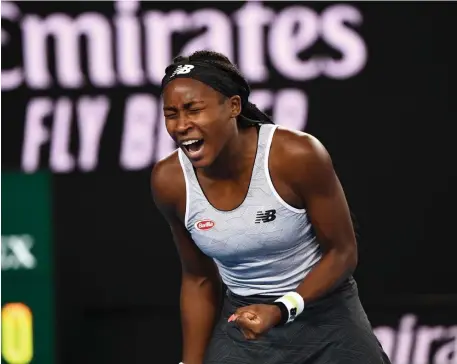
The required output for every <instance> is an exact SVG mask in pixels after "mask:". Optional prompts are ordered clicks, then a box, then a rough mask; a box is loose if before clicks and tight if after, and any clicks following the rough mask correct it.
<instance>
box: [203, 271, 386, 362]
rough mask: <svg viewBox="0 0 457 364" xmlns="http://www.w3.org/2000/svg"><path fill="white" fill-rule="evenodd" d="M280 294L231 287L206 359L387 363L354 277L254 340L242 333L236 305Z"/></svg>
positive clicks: (268, 300)
mask: <svg viewBox="0 0 457 364" xmlns="http://www.w3.org/2000/svg"><path fill="white" fill-rule="evenodd" d="M275 299H276V297H265V296H249V297H241V296H237V295H235V294H233V293H232V292H230V291H227V294H226V296H225V298H224V305H223V309H222V315H221V317H220V319H219V321H218V323H217V325H216V327H215V330H214V333H213V336H212V339H211V341H210V344H209V346H208V349H207V351H206V355H205V360H204V363H205V364H389V363H390V361H389V358H388V357H387V355H386V354H385V353H384V351H383V349H382V347H381V344H380V343H379V341H378V340H377V338H376V336H375V335H374V333H373V330H372V327H371V325H370V322H369V321H368V318H367V315H366V314H365V311H364V309H363V307H362V305H361V303H360V300H359V296H358V290H357V285H356V282H355V281H354V280H353V279H352V278H351V279H349V280H348V281H346V282H345V283H344V284H342V285H341V286H340V287H339V288H337V289H336V290H335V291H333V292H332V293H331V294H329V295H327V296H326V297H324V298H322V299H320V300H318V301H315V302H313V303H312V304H309V305H308V306H306V308H305V310H304V311H303V313H302V314H301V315H300V316H298V317H297V318H296V319H295V321H294V322H292V323H290V324H287V325H285V326H281V327H275V328H272V329H270V330H269V331H268V332H267V333H265V334H264V335H263V336H261V337H260V338H258V339H256V340H247V339H245V338H244V336H243V334H242V333H241V331H240V329H239V328H238V327H237V325H236V323H234V322H227V320H228V318H229V317H230V315H232V314H233V313H234V312H235V311H236V309H237V308H239V307H242V306H248V305H252V304H256V303H268V302H272V301H273V300H275Z"/></svg>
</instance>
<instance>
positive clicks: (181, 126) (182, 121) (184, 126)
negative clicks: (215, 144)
mask: <svg viewBox="0 0 457 364" xmlns="http://www.w3.org/2000/svg"><path fill="white" fill-rule="evenodd" d="M190 129H192V123H191V122H190V120H189V118H188V117H187V116H186V114H185V113H180V114H179V117H178V118H177V120H176V132H177V133H179V134H186V133H187V132H188V131H189V130H190Z"/></svg>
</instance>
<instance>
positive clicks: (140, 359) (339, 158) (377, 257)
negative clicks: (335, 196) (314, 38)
mask: <svg viewBox="0 0 457 364" xmlns="http://www.w3.org/2000/svg"><path fill="white" fill-rule="evenodd" d="M292 4H293V3H291V2H287V3H284V4H278V3H270V2H268V3H266V5H268V6H270V7H272V8H275V9H277V11H279V10H280V9H281V8H283V7H288V6H291V5H292ZM17 5H18V6H19V7H20V8H21V9H22V13H23V14H40V15H46V14H50V13H53V12H65V13H68V14H69V15H70V16H75V15H77V14H79V13H80V12H84V11H96V12H101V13H105V14H107V16H108V17H110V16H111V15H112V13H113V5H112V3H111V2H106V3H101V2H100V3H97V2H83V3H80V2H68V3H51V2H39V3H38V2H36V3H26V2H20V3H18V4H17ZM241 5H242V3H237V2H232V3H218V4H217V8H218V9H221V10H223V11H224V12H227V13H228V14H230V13H232V12H233V11H234V10H236V9H238V8H240V6H241ZM299 5H300V6H305V5H306V6H309V7H311V8H313V9H315V10H316V11H317V12H320V11H322V10H323V9H325V8H327V7H329V6H330V5H331V3H310V4H305V3H299ZM352 5H353V6H355V7H356V8H357V9H359V11H360V12H361V13H362V15H363V23H362V24H361V25H360V26H359V27H357V32H358V33H359V34H360V35H361V36H362V38H363V39H364V41H365V44H366V45H367V48H368V61H367V64H366V66H365V67H364V69H363V70H362V71H361V72H360V73H359V74H358V75H356V76H354V77H352V78H349V79H346V80H334V79H329V78H325V77H319V78H317V79H314V80H310V81H305V82H302V83H298V82H296V81H291V80H287V79H285V78H284V77H282V76H281V75H280V74H278V73H277V72H276V71H275V70H274V69H273V68H272V69H271V75H270V78H269V80H268V82H267V83H266V84H262V85H259V86H262V87H269V88H271V89H278V88H280V87H298V88H302V89H304V90H305V91H306V93H307V95H308V97H309V104H310V108H309V115H308V123H307V126H306V131H307V132H309V133H311V134H313V135H315V136H316V137H318V138H319V139H320V140H321V141H322V142H323V143H324V145H325V146H326V147H327V148H328V150H329V152H330V154H331V155H332V158H333V161H334V165H335V169H336V171H337V173H338V175H339V177H340V179H341V181H342V184H343V186H344V188H345V191H346V194H347V198H348V201H349V203H350V206H351V209H352V210H353V212H354V213H355V215H356V217H357V220H358V224H359V230H358V232H359V235H360V239H359V254H360V258H359V262H360V263H359V266H358V269H357V272H356V275H355V277H356V280H357V282H358V284H359V289H360V295H361V299H362V301H363V303H364V305H365V307H366V309H367V311H368V314H369V316H370V319H371V321H372V322H373V325H374V326H377V325H393V326H395V325H396V323H397V321H398V319H399V317H400V316H401V315H403V314H404V313H407V312H414V313H415V314H417V315H418V316H419V317H420V319H421V320H422V322H423V323H424V324H430V325H432V324H433V325H434V324H440V325H451V324H455V323H456V322H457V318H456V316H455V310H454V309H453V307H454V306H455V304H456V303H457V300H455V297H456V296H457V289H456V284H455V277H456V276H457V264H455V263H456V259H455V256H456V255H455V254H454V253H453V249H454V243H455V233H454V231H455V227H454V224H455V221H454V220H455V212H454V208H455V205H456V202H457V193H456V189H455V185H456V182H457V173H456V171H457V168H456V163H455V149H456V148H455V146H454V144H453V143H454V133H453V130H454V124H455V122H456V113H455V108H452V110H451V85H453V84H454V82H453V81H454V80H455V79H453V78H451V74H453V73H454V72H455V70H454V69H451V68H452V67H454V66H455V64H456V63H455V62H454V60H455V57H454V56H453V55H452V54H451V53H453V52H454V51H455V49H454V48H455V34H456V26H455V24H453V22H455V18H456V15H457V6H456V4H453V3H435V4H427V3H401V4H394V3H391V4H383V3H372V4H368V3H352ZM213 6H214V7H216V5H211V4H210V3H200V4H190V3H177V2H173V3H169V4H166V5H165V4H161V3H155V2H150V3H144V4H142V5H141V7H142V9H143V10H145V9H151V10H152V9H163V11H169V10H171V9H178V8H179V9H189V10H194V9H198V8H203V7H213ZM3 26H4V25H3V24H2V27H3ZM5 27H8V24H6V25H5ZM8 29H10V28H8ZM11 29H12V30H11V34H13V35H14V34H15V35H16V36H17V37H18V38H17V39H16V42H14V40H13V42H12V45H11V46H10V47H11V48H8V49H6V50H5V47H2V53H3V54H2V55H3V56H4V58H3V59H2V68H4V64H6V65H7V64H8V63H7V62H13V63H14V57H17V54H18V53H17V52H18V49H19V50H20V37H21V35H20V32H19V31H17V32H16V31H15V28H14V24H13V26H12V27H11ZM180 42H182V40H180V39H177V40H176V42H175V43H174V46H175V47H176V48H177V49H176V50H175V53H179V44H180ZM15 47H16V48H15ZM315 49H316V52H330V53H331V51H330V50H328V49H327V50H326V49H325V46H323V45H322V44H316V45H315ZM50 52H51V54H52V47H50ZM335 57H336V58H337V57H338V54H335ZM5 58H6V59H5ZM135 91H136V90H135ZM140 91H142V92H148V93H152V94H154V95H156V96H158V89H157V88H156V87H155V86H145V87H143V88H142V89H141V90H140ZM130 92H132V90H131V89H129V88H126V87H116V88H113V89H112V90H103V92H100V93H103V94H109V96H110V98H111V100H112V104H114V105H115V106H114V107H112V109H111V111H110V114H109V119H108V123H107V125H108V126H107V130H109V132H108V134H106V135H104V139H103V144H102V151H103V152H102V153H101V155H100V163H99V166H98V167H97V168H96V170H95V171H91V172H84V171H79V170H76V171H74V172H70V173H54V174H53V176H52V189H53V196H52V201H53V227H54V230H53V242H54V247H55V284H56V286H55V287H56V303H57V314H56V315H57V320H56V321H57V333H58V334H57V337H58V340H57V343H58V362H59V363H101V362H103V363H146V362H150V363H156V362H157V363H159V362H160V363H177V362H179V360H180V340H181V338H180V322H179V308H178V303H179V301H178V295H179V281H180V266H179V261H178V257H177V254H176V251H175V248H174V246H173V243H172V240H171V237H170V233H169V231H168V227H167V226H166V224H165V223H164V220H163V219H162V217H161V216H160V215H159V213H158V211H157V209H156V208H155V207H154V205H153V203H152V200H151V197H150V189H149V175H150V170H151V167H152V166H148V167H147V168H144V169H141V170H138V171H125V170H122V169H121V168H120V167H119V166H118V165H117V163H116V159H115V157H114V156H115V155H117V154H116V153H118V151H117V149H118V148H119V138H120V137H119V134H120V133H121V127H120V126H121V117H120V116H119V115H122V112H123V110H122V108H123V102H122V100H123V99H124V98H125V97H126V95H128V94H129V93H130ZM96 93H97V90H94V88H93V87H92V86H90V85H88V86H87V87H86V88H84V89H80V90H76V91H75V90H71V91H65V90H61V89H59V87H57V86H56V87H55V88H53V89H50V90H44V91H36V90H28V89H27V88H26V87H25V86H22V87H20V88H18V89H15V90H12V91H3V90H2V99H3V100H2V101H3V108H2V119H3V123H2V170H20V169H21V164H20V159H21V149H22V143H23V128H24V118H25V116H24V115H25V109H26V105H27V102H28V101H29V100H30V99H31V98H32V97H36V96H41V95H50V96H53V97H57V96H59V95H69V96H70V97H77V96H78V95H83V94H96ZM118 100H119V102H117V101H118ZM278 122H279V123H280V121H278ZM46 153H47V152H46V150H45V151H44V153H43V155H42V161H41V163H40V168H41V169H44V170H46V169H48V159H47V154H46ZM162 357H163V358H164V359H161V360H159V359H156V358H162ZM412 364H414V363H412ZM439 364H441V363H439Z"/></svg>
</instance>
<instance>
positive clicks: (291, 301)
mask: <svg viewBox="0 0 457 364" xmlns="http://www.w3.org/2000/svg"><path fill="white" fill-rule="evenodd" d="M275 302H282V303H283V304H284V305H285V306H286V307H287V311H288V312H289V317H288V318H287V322H286V323H289V322H292V321H293V320H295V318H296V317H297V316H298V315H300V314H301V313H302V312H303V310H304V308H305V301H304V300H303V297H302V296H300V295H299V294H298V293H297V292H288V293H286V294H285V295H284V296H282V297H280V298H278V299H277V300H276V301H275Z"/></svg>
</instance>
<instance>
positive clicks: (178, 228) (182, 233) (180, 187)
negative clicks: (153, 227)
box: [151, 160, 215, 277]
mask: <svg viewBox="0 0 457 364" xmlns="http://www.w3.org/2000/svg"><path fill="white" fill-rule="evenodd" d="M178 167H179V170H181V168H180V166H179V165H178ZM180 173H181V174H180V176H181V177H180V178H178V176H179V171H178V169H177V168H176V165H173V164H172V162H170V161H168V160H164V161H160V162H158V163H157V164H156V165H155V166H154V168H153V170H152V173H151V191H152V197H153V200H154V202H155V204H156V206H157V208H158V209H159V211H160V212H161V213H162V215H163V216H164V218H165V219H166V221H167V223H168V224H169V226H170V229H171V233H172V236H173V240H174V243H175V245H176V248H177V250H178V253H179V257H180V260H181V265H182V269H183V274H185V275H191V276H195V277H208V276H213V275H214V274H215V266H214V263H213V261H212V260H211V259H210V258H209V257H208V256H206V255H205V254H203V252H202V251H201V250H200V249H199V248H198V247H197V245H196V244H195V242H194V241H193V240H192V237H191V235H190V233H189V232H188V231H187V229H186V227H185V226H184V223H183V221H182V217H180V215H183V214H182V213H180V211H179V210H180V208H179V206H180V205H183V203H184V206H185V203H186V202H185V198H186V196H185V182H184V176H183V175H182V170H181V172H180ZM171 176H173V177H171ZM170 180H173V183H172V184H170V182H169V181H170ZM183 199H184V200H183Z"/></svg>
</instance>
